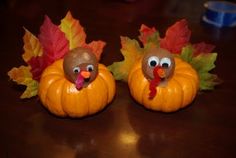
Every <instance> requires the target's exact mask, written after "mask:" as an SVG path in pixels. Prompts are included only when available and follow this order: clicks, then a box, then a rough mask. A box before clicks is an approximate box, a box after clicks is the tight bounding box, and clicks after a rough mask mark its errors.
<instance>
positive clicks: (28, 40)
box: [22, 28, 43, 62]
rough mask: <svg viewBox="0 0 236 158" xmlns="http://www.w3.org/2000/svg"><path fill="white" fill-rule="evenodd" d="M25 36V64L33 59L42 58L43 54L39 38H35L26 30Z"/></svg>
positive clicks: (23, 56)
mask: <svg viewBox="0 0 236 158" xmlns="http://www.w3.org/2000/svg"><path fill="white" fill-rule="evenodd" d="M24 30H25V35H24V37H23V40H24V54H23V55H22V58H23V59H24V61H25V62H28V61H29V60H30V59H31V58H32V57H37V56H41V55H42V53H43V50H42V46H41V44H40V42H39V40H38V38H37V37H35V36H34V35H33V34H32V33H31V32H30V31H28V30H27V29H26V28H24Z"/></svg>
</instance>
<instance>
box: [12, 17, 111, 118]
mask: <svg viewBox="0 0 236 158" xmlns="http://www.w3.org/2000/svg"><path fill="white" fill-rule="evenodd" d="M23 39H24V54H23V56H22V57H23V59H24V61H25V62H26V63H27V64H28V66H20V67H19V68H12V70H10V71H9V72H8V75H9V77H10V78H11V79H12V80H13V81H15V82H17V83H18V84H21V85H25V86H26V87H27V88H26V90H25V92H24V93H23V94H22V95H21V98H30V97H33V96H36V95H38V96H39V98H40V100H41V102H42V104H43V105H44V106H45V107H46V108H47V109H48V110H49V111H50V112H51V113H53V114H55V115H57V116H62V117H64V116H70V117H83V116H87V115H91V114H94V113H96V112H98V111H100V110H102V109H103V108H104V107H105V106H106V105H107V104H109V103H110V102H111V101H112V99H113V97H114V95H115V80H114V78H113V76H112V74H111V73H110V72H109V71H108V69H107V68H106V67H105V66H104V65H102V64H99V63H98V61H99V59H100V55H101V53H102V50H103V47H104V46H105V42H103V41H92V42H91V43H89V44H87V43H86V41H85V40H86V34H85V32H84V29H83V27H82V26H81V25H80V23H79V21H78V20H76V19H74V18H73V17H72V15H71V13H70V12H68V13H67V15H66V16H65V18H64V19H62V21H61V24H60V26H57V25H54V24H53V23H52V22H51V20H50V19H49V18H48V17H47V16H45V20H44V23H43V25H42V26H41V28H40V34H39V36H38V38H36V37H35V36H34V35H33V34H31V33H30V32H29V31H28V30H26V29H25V35H24V38H23Z"/></svg>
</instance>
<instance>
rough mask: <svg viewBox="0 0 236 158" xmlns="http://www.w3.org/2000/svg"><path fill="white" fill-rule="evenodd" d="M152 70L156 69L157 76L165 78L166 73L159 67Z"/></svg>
mask: <svg viewBox="0 0 236 158" xmlns="http://www.w3.org/2000/svg"><path fill="white" fill-rule="evenodd" d="M154 71H156V74H158V76H159V77H160V78H165V77H166V73H165V71H164V69H162V68H161V67H157V68H155V69H154Z"/></svg>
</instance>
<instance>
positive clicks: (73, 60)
mask: <svg viewBox="0 0 236 158" xmlns="http://www.w3.org/2000/svg"><path fill="white" fill-rule="evenodd" d="M38 95H39V97H40V100H41V101H42V103H43V105H44V106H45V107H46V108H47V109H48V110H49V111H50V112H52V113H53V114H55V115H58V116H70V117H83V116H87V115H91V114H94V113H96V112H98V111H101V110H102V109H103V108H104V107H105V106H106V105H107V104H109V103H110V102H111V101H112V99H113V97H114V95H115V80H114V79H113V76H112V74H111V73H110V72H109V71H108V70H107V68H106V67H105V66H104V65H102V64H99V63H98V62H97V59H96V56H95V55H94V54H93V53H92V52H91V50H90V49H87V48H81V47H80V48H75V49H73V50H71V51H70V52H68V53H67V54H66V55H65V57H64V59H60V60H57V61H55V62H54V63H53V64H52V65H50V66H48V67H47V68H46V69H45V70H44V72H43V74H42V76H41V79H40V82H39V92H38Z"/></svg>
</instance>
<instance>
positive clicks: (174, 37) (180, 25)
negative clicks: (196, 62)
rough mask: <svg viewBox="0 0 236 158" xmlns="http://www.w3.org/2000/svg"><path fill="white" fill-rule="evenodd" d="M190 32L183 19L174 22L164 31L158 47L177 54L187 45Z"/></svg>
mask: <svg viewBox="0 0 236 158" xmlns="http://www.w3.org/2000/svg"><path fill="white" fill-rule="evenodd" d="M190 36H191V31H190V30H189V29H188V24H187V21H186V20H185V19H182V20H180V21H178V22H176V23H175V24H174V25H172V26H171V27H169V28H168V29H167V31H166V34H165V37H164V38H163V39H161V41H160V46H161V47H162V48H165V49H167V50H169V51H170V52H172V53H176V54H179V53H180V52H181V49H182V48H183V47H184V46H185V45H186V44H188V42H189V39H190Z"/></svg>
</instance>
